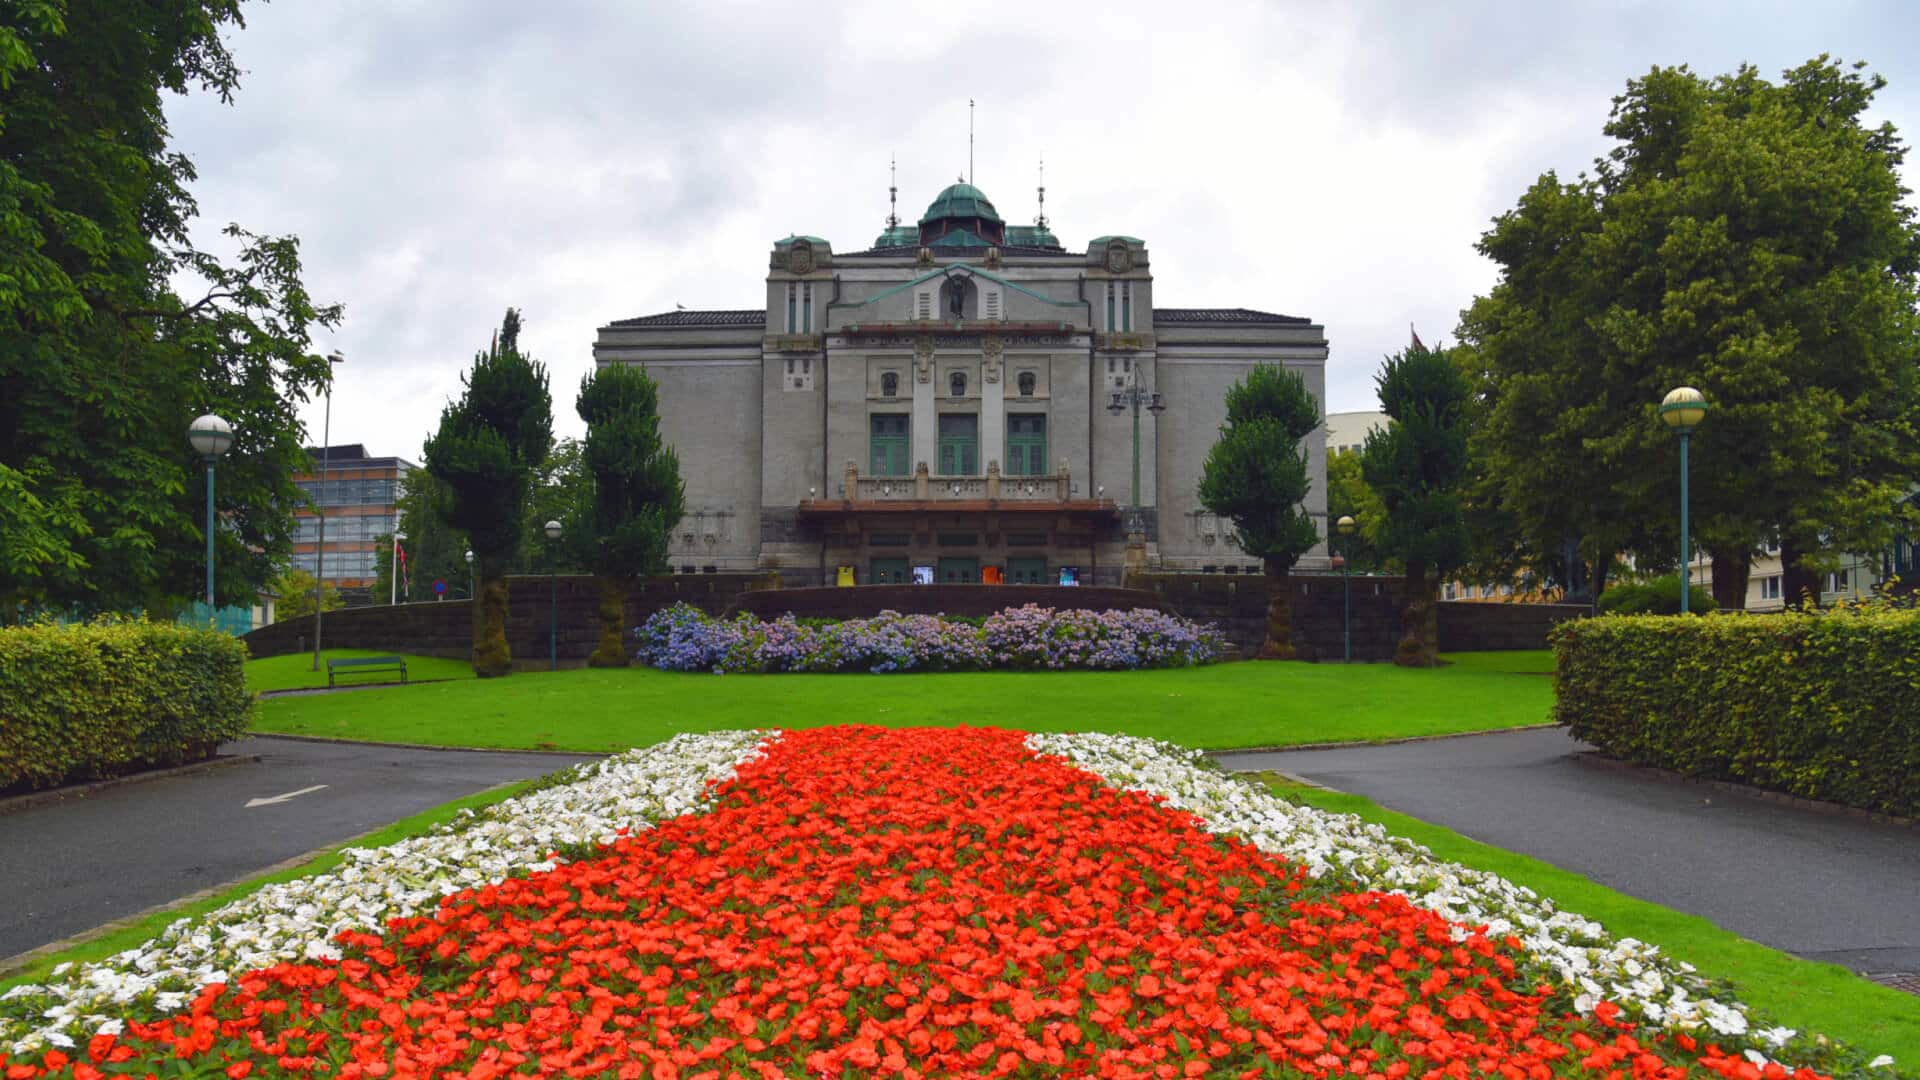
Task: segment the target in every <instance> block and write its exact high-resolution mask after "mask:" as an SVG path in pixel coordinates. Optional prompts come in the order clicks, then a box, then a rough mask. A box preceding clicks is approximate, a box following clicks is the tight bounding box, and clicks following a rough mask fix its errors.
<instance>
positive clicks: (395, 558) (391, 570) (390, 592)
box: [387, 532, 407, 607]
mask: <svg viewBox="0 0 1920 1080" xmlns="http://www.w3.org/2000/svg"><path fill="white" fill-rule="evenodd" d="M406 538H407V534H406V533H402V532H396V533H394V534H393V553H392V554H391V555H389V556H388V558H387V578H388V581H387V606H388V607H392V606H394V605H395V604H398V603H399V602H400V541H402V540H405V539H406Z"/></svg>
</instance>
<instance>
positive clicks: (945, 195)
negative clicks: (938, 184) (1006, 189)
mask: <svg viewBox="0 0 1920 1080" xmlns="http://www.w3.org/2000/svg"><path fill="white" fill-rule="evenodd" d="M943 218H979V219H981V220H982V221H996V222H997V221H1000V220H1001V218H1000V212H999V211H998V210H995V209H994V208H993V203H992V202H991V201H990V200H989V199H988V198H987V195H986V192H983V191H981V190H980V189H979V188H977V187H974V186H973V185H972V184H965V183H962V184H953V185H951V186H949V187H948V188H947V189H946V190H945V191H942V192H941V193H940V194H939V195H937V196H935V197H934V200H933V203H932V205H930V206H928V207H927V212H926V213H924V214H922V215H920V224H922V225H925V224H927V223H928V222H931V221H939V220H941V219H943Z"/></svg>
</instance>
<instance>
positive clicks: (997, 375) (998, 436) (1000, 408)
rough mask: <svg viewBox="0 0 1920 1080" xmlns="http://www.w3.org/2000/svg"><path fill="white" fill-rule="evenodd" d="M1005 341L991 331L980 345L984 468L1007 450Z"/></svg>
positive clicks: (981, 442) (981, 460) (982, 465)
mask: <svg viewBox="0 0 1920 1080" xmlns="http://www.w3.org/2000/svg"><path fill="white" fill-rule="evenodd" d="M1001 348H1002V347H1001V344H1000V338H999V336H998V335H995V334H989V335H987V338H986V340H985V341H983V342H982V343H981V346H980V467H981V471H982V472H985V471H986V466H987V463H988V462H994V461H1000V459H1001V458H1002V457H1004V456H1005V455H1006V452H1007V395H1006V389H1007V383H1006V380H1005V379H1003V378H1001V370H1002V364H1001V362H1000V361H1001Z"/></svg>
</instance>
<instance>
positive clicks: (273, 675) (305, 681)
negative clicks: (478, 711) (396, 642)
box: [247, 649, 473, 694]
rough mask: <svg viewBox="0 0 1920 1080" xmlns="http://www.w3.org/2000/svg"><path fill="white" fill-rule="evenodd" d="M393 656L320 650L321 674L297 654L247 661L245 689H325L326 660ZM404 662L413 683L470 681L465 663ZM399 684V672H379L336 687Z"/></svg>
mask: <svg viewBox="0 0 1920 1080" xmlns="http://www.w3.org/2000/svg"><path fill="white" fill-rule="evenodd" d="M393 655H394V654H393V653H392V652H382V651H381V650H379V649H322V650H321V651H320V670H319V671H315V670H313V654H312V653H310V652H306V653H298V654H295V655H293V656H269V657H267V658H266V659H264V660H249V661H247V689H248V690H251V691H252V692H254V693H256V694H258V693H260V692H261V691H262V690H300V689H306V688H309V687H315V686H325V685H327V664H326V662H327V661H328V660H346V659H349V658H352V657H363V656H393ZM402 655H404V656H405V658H406V661H407V678H408V679H410V680H412V681H413V682H425V681H426V680H428V679H471V678H473V665H472V664H470V663H468V662H467V661H465V660H443V659H441V658H439V657H437V656H414V655H412V654H410V653H407V654H402ZM388 680H392V681H394V682H398V681H399V680H400V673H399V672H398V671H380V672H367V673H364V674H363V673H360V672H344V671H343V672H342V673H341V674H340V678H339V685H341V686H346V685H349V684H353V683H372V682H385V681H388Z"/></svg>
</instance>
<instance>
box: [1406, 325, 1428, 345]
mask: <svg viewBox="0 0 1920 1080" xmlns="http://www.w3.org/2000/svg"><path fill="white" fill-rule="evenodd" d="M1407 333H1409V334H1412V335H1413V347H1414V348H1416V349H1419V350H1421V351H1422V352H1425V351H1426V348H1427V346H1426V344H1425V343H1424V342H1422V341H1421V340H1420V332H1419V331H1418V330H1415V329H1414V328H1413V324H1412V323H1408V324H1407Z"/></svg>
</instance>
